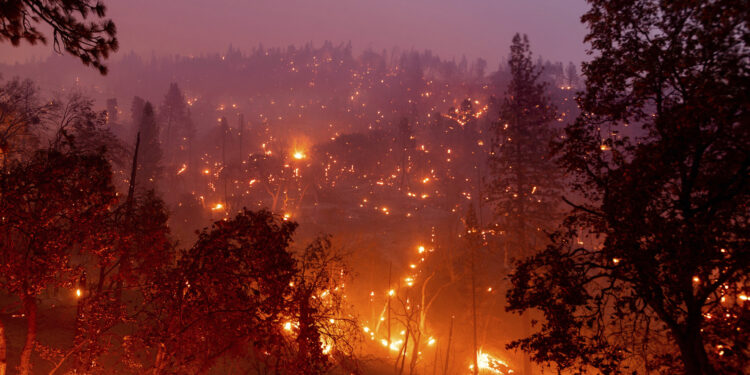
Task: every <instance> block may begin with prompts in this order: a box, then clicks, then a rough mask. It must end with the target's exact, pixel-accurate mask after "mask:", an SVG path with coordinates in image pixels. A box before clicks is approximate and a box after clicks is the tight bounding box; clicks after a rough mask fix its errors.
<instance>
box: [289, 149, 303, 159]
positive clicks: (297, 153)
mask: <svg viewBox="0 0 750 375" xmlns="http://www.w3.org/2000/svg"><path fill="white" fill-rule="evenodd" d="M292 156H293V157H294V158H295V159H297V160H302V159H304V158H305V154H304V153H303V152H302V151H294V154H292Z"/></svg>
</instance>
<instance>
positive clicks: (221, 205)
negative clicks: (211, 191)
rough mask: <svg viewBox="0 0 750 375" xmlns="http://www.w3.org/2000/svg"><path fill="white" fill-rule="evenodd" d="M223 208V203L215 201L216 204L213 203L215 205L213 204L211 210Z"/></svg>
mask: <svg viewBox="0 0 750 375" xmlns="http://www.w3.org/2000/svg"><path fill="white" fill-rule="evenodd" d="M223 208H224V205H223V204H221V203H216V205H215V206H213V208H211V209H212V210H214V211H216V210H221V209H223Z"/></svg>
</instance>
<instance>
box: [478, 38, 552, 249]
mask: <svg viewBox="0 0 750 375" xmlns="http://www.w3.org/2000/svg"><path fill="white" fill-rule="evenodd" d="M510 50H511V56H510V59H509V61H508V64H509V66H510V71H511V75H512V80H511V82H510V84H509V86H508V88H507V91H506V94H505V99H504V102H503V103H502V104H501V105H500V119H499V121H498V122H497V123H495V124H494V141H493V152H492V153H491V156H490V170H491V175H492V181H491V183H490V186H489V193H488V194H489V196H490V199H491V200H492V201H493V202H494V204H495V212H496V215H497V218H498V225H499V228H500V230H502V231H503V232H505V239H506V243H507V247H506V256H508V255H510V256H513V257H517V256H521V255H523V254H528V253H529V252H530V251H531V250H532V248H533V247H534V246H538V245H540V244H541V243H542V242H543V241H544V237H545V235H544V233H543V229H547V228H548V227H549V226H550V218H551V217H552V216H553V213H554V207H555V201H556V200H557V199H558V198H557V197H558V196H559V189H558V187H557V186H556V184H557V178H556V176H557V175H558V174H559V173H558V171H557V168H556V166H555V164H554V163H553V162H552V161H551V160H550V158H549V156H548V155H549V153H550V150H549V145H550V141H552V139H553V137H554V135H555V133H554V131H553V129H552V127H551V121H552V120H553V119H554V109H553V108H552V106H551V104H550V103H549V100H548V98H547V97H546V96H545V84H543V83H540V82H538V81H537V79H538V78H539V76H540V74H541V70H540V69H539V68H538V67H537V66H534V64H533V62H532V60H531V52H530V50H529V41H528V38H527V37H526V36H525V35H524V36H523V37H521V36H520V35H519V34H516V35H515V37H513V44H512V45H511V48H510Z"/></svg>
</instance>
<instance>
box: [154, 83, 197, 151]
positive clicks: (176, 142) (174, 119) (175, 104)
mask: <svg viewBox="0 0 750 375" xmlns="http://www.w3.org/2000/svg"><path fill="white" fill-rule="evenodd" d="M159 122H160V123H161V125H162V126H163V129H164V132H163V134H162V140H163V143H164V154H165V160H166V161H167V162H168V163H170V164H171V163H174V162H175V160H174V159H175V157H176V156H177V154H182V155H181V156H184V157H183V158H181V160H179V162H184V163H186V162H187V160H186V159H187V157H186V156H187V146H188V143H189V138H190V139H192V137H193V136H194V133H195V129H193V128H192V125H193V124H192V122H191V121H190V118H189V114H188V109H187V103H186V102H185V96H184V95H183V94H182V91H180V87H179V86H178V85H177V84H176V83H172V84H171V85H169V91H167V94H166V95H165V96H164V101H163V102H162V104H161V106H160V107H159Z"/></svg>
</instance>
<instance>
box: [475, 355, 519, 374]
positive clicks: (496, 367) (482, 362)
mask: <svg viewBox="0 0 750 375" xmlns="http://www.w3.org/2000/svg"><path fill="white" fill-rule="evenodd" d="M477 365H478V367H479V371H481V372H485V373H492V374H501V375H506V374H512V373H513V369H511V368H510V366H508V364H507V363H505V362H504V361H502V360H501V359H499V358H496V357H493V356H492V355H490V354H488V353H484V352H482V351H481V350H480V351H479V352H477ZM469 370H474V364H471V365H469Z"/></svg>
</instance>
